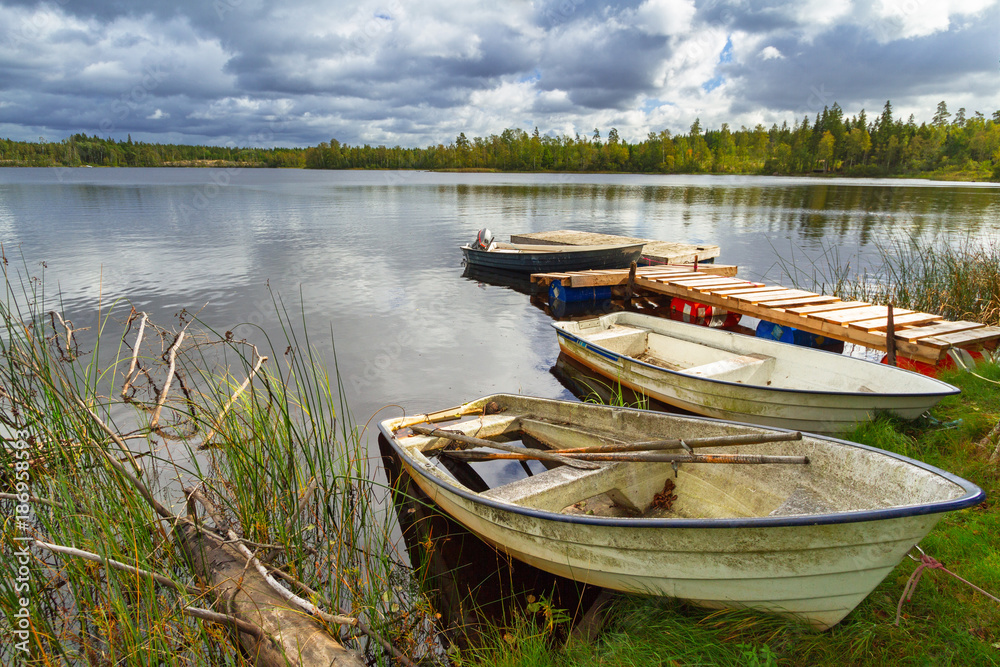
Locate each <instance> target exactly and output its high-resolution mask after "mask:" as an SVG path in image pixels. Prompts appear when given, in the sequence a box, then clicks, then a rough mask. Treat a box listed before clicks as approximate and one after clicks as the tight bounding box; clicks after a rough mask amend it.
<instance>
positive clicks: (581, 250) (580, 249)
mask: <svg viewBox="0 0 1000 667" xmlns="http://www.w3.org/2000/svg"><path fill="white" fill-rule="evenodd" d="M504 245H508V246H512V245H526V244H523V243H522V244H513V243H506V244H504ZM645 245H646V244H645V243H622V244H619V245H606V246H605V245H596V246H594V245H589V246H572V247H570V249H564V250H551V251H545V250H535V249H534V248H537V247H538V246H533V248H532V249H531V250H529V251H524V252H522V251H521V250H520V249H511V250H514V251H515V252H511V253H504V254H526V255H546V254H548V255H559V256H562V255H584V254H587V253H594V254H601V253H605V252H607V253H611V252H615V251H621V252H630V251H632V250H635V249H636V248H638V249H639V253H640V254H641V253H642V248H643V247H645ZM553 247H554V248H567V246H559V245H553ZM459 249H460V250H468V251H470V252H475V253H483V254H488V253H490V252H491V251H489V250H483V249H482V248H475V247H473V246H472V245H471V244H469V243H466V244H465V245H462V246H459ZM499 249H500V250H503V249H504V248H499Z"/></svg>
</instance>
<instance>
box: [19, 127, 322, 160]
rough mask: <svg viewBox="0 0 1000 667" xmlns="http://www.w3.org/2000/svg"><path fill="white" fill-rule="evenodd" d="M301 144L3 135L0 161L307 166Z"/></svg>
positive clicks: (82, 135) (76, 135) (80, 135)
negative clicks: (202, 143)
mask: <svg viewBox="0 0 1000 667" xmlns="http://www.w3.org/2000/svg"><path fill="white" fill-rule="evenodd" d="M304 158H305V151H304V150H303V149H301V148H237V147H231V146H186V145H181V144H151V143H145V142H141V141H132V137H131V136H129V137H128V138H127V139H126V140H124V141H116V140H114V139H110V138H107V139H103V138H101V137H98V136H96V135H95V136H92V137H88V136H87V135H86V134H74V135H73V136H71V137H69V138H68V139H64V140H63V141H59V142H45V141H44V140H40V141H38V142H29V141H12V140H11V139H0V166H16V167H81V166H84V165H90V166H94V167H171V166H178V167H197V166H219V165H227V166H229V165H237V166H245V167H302V166H304V165H305V159H304Z"/></svg>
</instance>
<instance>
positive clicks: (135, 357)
mask: <svg viewBox="0 0 1000 667" xmlns="http://www.w3.org/2000/svg"><path fill="white" fill-rule="evenodd" d="M133 316H134V315H133ZM148 317H149V316H148V315H146V313H143V314H142V319H141V320H139V332H138V333H137V334H136V336H135V347H134V348H133V349H132V362H131V363H130V364H129V367H128V373H126V374H125V382H123V383H122V398H123V399H124V400H128V391H129V389H131V388H132V383H133V382H134V381H135V378H136V377H138V374H137V373H136V372H135V367H136V366H138V365H139V347H140V346H141V345H142V334H143V332H144V331H145V330H146V319H147V318H148ZM133 375H134V377H133Z"/></svg>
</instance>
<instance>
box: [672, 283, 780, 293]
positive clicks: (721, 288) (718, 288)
mask: <svg viewBox="0 0 1000 667" xmlns="http://www.w3.org/2000/svg"><path fill="white" fill-rule="evenodd" d="M763 286H764V283H755V282H751V281H749V280H741V281H739V283H735V282H733V283H729V284H727V285H712V286H710V287H705V288H704V289H702V290H701V291H703V292H705V293H706V294H724V293H726V292H728V291H730V290H734V289H735V290H744V289H757V288H760V287H763ZM681 287H683V285H681Z"/></svg>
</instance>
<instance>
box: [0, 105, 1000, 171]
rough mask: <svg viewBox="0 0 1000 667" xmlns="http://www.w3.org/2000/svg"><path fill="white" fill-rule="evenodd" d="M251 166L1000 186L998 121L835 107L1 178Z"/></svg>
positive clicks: (55, 148) (81, 152) (154, 153)
mask: <svg viewBox="0 0 1000 667" xmlns="http://www.w3.org/2000/svg"><path fill="white" fill-rule="evenodd" d="M83 164H90V165H94V166H133V167H161V166H222V165H226V166H253V167H305V168H308V169H430V170H463V171H518V172H549V171H556V172H558V171H568V172H625V173H658V174H691V173H710V174H803V173H812V172H823V173H835V174H843V175H850V176H923V177H933V178H953V179H965V180H1000V110H998V111H996V112H994V113H993V114H992V116H991V117H990V118H986V117H985V116H984V115H983V114H982V113H979V112H978V111H977V112H975V113H973V114H972V115H971V116H967V115H966V111H965V109H959V110H958V111H956V112H955V113H954V114H952V113H950V112H949V111H948V107H947V105H946V104H945V102H941V103H939V104H938V106H937V112H936V113H935V114H934V117H933V118H932V119H931V120H930V122H923V123H921V124H919V125H918V124H917V123H916V121H915V119H914V118H913V116H910V118H909V119H908V120H906V121H904V120H902V119H901V118H893V113H892V104H891V102H886V103H885V107H884V108H883V109H882V113H881V114H880V115H879V116H878V117H876V118H874V119H869V118H868V117H867V115H866V113H865V111H864V110H862V111H861V112H860V113H858V114H857V115H855V116H851V117H850V118H846V117H845V116H844V112H843V110H842V109H841V108H840V106H839V105H838V104H834V105H833V106H832V107H824V109H823V111H822V112H821V113H817V114H816V116H815V118H810V117H809V116H805V117H803V118H802V119H801V120H796V121H795V122H794V124H793V125H791V126H789V125H788V123H787V122H785V123H783V124H782V125H781V126H778V125H777V124H774V125H772V126H771V127H770V129H768V128H766V127H764V126H763V125H757V126H756V127H754V128H747V127H741V128H740V129H738V130H733V129H732V128H730V127H729V125H728V124H725V123H724V124H723V125H722V127H721V128H719V129H717V130H705V129H703V128H702V127H701V122H700V121H699V120H695V122H694V123H693V124H692V125H691V128H690V131H689V132H688V133H686V134H676V135H672V134H671V133H670V131H669V130H663V131H661V132H650V133H649V135H648V136H647V137H646V139H645V140H644V141H640V142H637V143H629V142H628V141H625V140H623V139H621V138H620V137H619V135H618V130H617V129H615V128H611V129H610V130H608V132H607V135H606V136H602V134H601V131H600V129H597V128H595V129H594V131H593V133H592V134H591V135H589V136H588V135H583V136H581V135H579V134H577V135H575V136H573V137H569V136H561V137H553V136H548V135H542V134H539V132H538V129H537V128H536V129H535V131H534V132H533V133H531V134H528V133H527V132H525V131H524V130H521V129H507V130H504V131H503V132H502V133H501V134H500V135H495V134H494V135H490V136H489V137H475V138H473V139H469V138H467V137H466V136H465V133H461V134H459V135H458V137H456V138H455V141H454V142H452V143H450V144H448V145H447V146H446V145H444V144H438V145H437V146H428V147H427V148H402V147H400V146H395V147H393V148H387V147H386V146H370V145H368V144H365V145H363V146H350V145H347V144H341V143H340V142H339V141H337V140H336V139H331V140H330V142H329V143H327V142H323V143H321V144H319V145H318V146H314V147H310V148H305V149H301V148H274V149H256V148H226V147H218V146H178V145H161V144H146V143H142V142H132V140H131V138H129V140H128V141H127V142H121V141H114V140H111V139H100V138H98V137H88V136H86V135H84V134H77V135H74V136H72V137H70V138H69V139H67V140H64V141H62V142H60V143H30V142H17V141H10V140H0V166H80V165H83Z"/></svg>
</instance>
